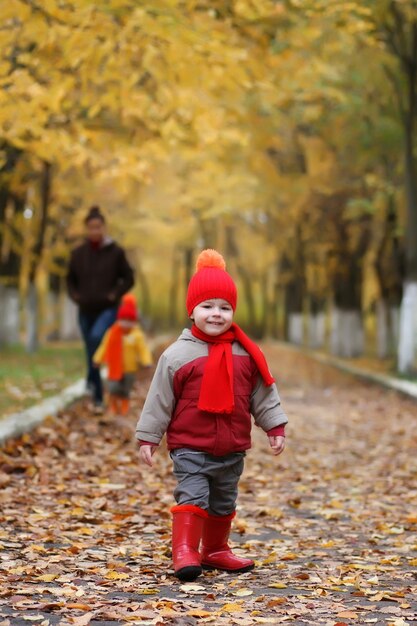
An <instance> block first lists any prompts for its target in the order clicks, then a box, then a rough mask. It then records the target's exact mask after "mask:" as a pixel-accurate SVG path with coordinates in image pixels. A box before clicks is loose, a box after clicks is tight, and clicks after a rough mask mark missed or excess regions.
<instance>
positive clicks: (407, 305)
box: [398, 281, 417, 373]
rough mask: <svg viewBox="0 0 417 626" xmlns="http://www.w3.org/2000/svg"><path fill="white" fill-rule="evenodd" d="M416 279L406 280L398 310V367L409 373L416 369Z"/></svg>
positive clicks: (401, 370)
mask: <svg viewBox="0 0 417 626" xmlns="http://www.w3.org/2000/svg"><path fill="white" fill-rule="evenodd" d="M416 344H417V281H410V282H406V283H405V285H404V295H403V299H402V302H401V310H400V333H399V340H398V369H399V371H400V372H402V373H411V372H413V371H415V369H416V366H417V364H416V349H417V345H416Z"/></svg>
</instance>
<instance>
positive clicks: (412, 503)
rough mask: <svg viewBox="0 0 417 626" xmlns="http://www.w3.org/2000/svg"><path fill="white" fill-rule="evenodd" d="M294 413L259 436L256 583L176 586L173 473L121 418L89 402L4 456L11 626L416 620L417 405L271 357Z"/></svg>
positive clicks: (251, 547)
mask: <svg viewBox="0 0 417 626" xmlns="http://www.w3.org/2000/svg"><path fill="white" fill-rule="evenodd" d="M266 351H267V353H268V357H269V360H270V363H271V365H272V369H273V371H274V372H275V373H276V375H278V378H279V386H280V391H281V395H282V399H283V403H284V405H285V408H286V410H287V412H288V414H289V417H290V421H291V423H290V426H289V427H288V431H287V434H288V437H287V441H288V442H287V449H286V451H285V453H284V454H283V455H282V456H281V457H278V458H276V457H273V456H271V454H270V453H269V450H268V447H267V445H266V438H265V436H264V435H263V433H262V432H260V431H258V430H257V429H256V432H254V446H253V448H252V450H251V451H250V452H249V453H248V457H247V464H246V469H245V473H244V476H243V478H242V481H241V490H240V499H239V507H238V517H237V520H236V523H235V526H234V530H235V532H234V533H233V536H232V538H233V543H234V545H235V546H238V551H239V552H240V553H241V554H245V555H247V556H253V557H254V558H255V559H256V563H257V567H256V569H255V570H254V571H253V572H249V573H246V574H241V575H234V576H232V575H229V574H225V573H223V574H221V573H217V572H210V573H205V574H204V575H203V576H202V577H200V578H199V579H198V580H197V581H195V583H192V584H181V583H180V582H178V581H177V580H176V579H174V578H173V576H172V570H171V558H170V514H169V508H170V506H171V505H172V503H173V500H172V489H173V485H174V482H173V479H172V476H171V462H170V459H169V457H168V456H167V454H166V452H165V450H161V451H160V453H159V454H158V455H157V456H156V457H154V458H155V460H156V465H155V468H154V471H150V470H149V469H148V468H144V467H140V466H139V465H138V461H137V449H136V446H135V443H134V439H133V431H134V426H135V423H136V418H137V412H138V409H139V407H140V405H141V403H142V401H143V397H144V395H145V394H146V387H147V383H148V381H147V380H146V379H142V380H141V381H139V383H138V387H137V389H136V395H135V398H134V411H133V412H132V415H131V416H130V417H128V418H124V419H114V418H110V417H107V416H106V417H105V418H97V417H90V416H89V415H88V414H87V412H86V411H85V407H84V406H83V404H82V403H80V404H79V405H76V406H74V407H72V409H71V410H68V411H66V412H65V413H64V414H63V415H61V416H59V417H58V418H54V419H50V420H49V421H47V422H45V423H44V424H43V425H42V426H41V427H39V428H38V429H37V430H36V431H35V432H33V433H31V434H30V435H25V436H24V437H23V438H22V439H20V440H18V441H14V442H9V443H8V445H7V446H6V447H5V448H4V449H3V450H2V451H0V507H1V513H0V520H1V527H0V547H1V552H0V625H1V626H8V625H9V624H13V625H16V626H20V625H23V624H28V623H30V622H32V623H34V624H40V625H42V626H47V625H48V624H51V625H52V624H62V625H71V624H76V625H78V626H82V625H83V624H85V625H87V624H91V625H92V626H94V625H97V626H99V625H101V626H110V625H115V626H116V625H119V624H120V625H121V624H129V623H131V624H133V623H136V624H156V625H157V624H160V625H161V624H168V625H169V624H173V625H177V626H192V625H194V624H195V625H197V624H204V623H213V624H219V625H223V624H236V625H240V626H245V625H250V624H258V623H259V624H284V623H287V622H288V623H290V624H297V625H300V626H302V625H306V624H325V625H329V626H335V625H338V626H342V625H344V624H348V625H351V624H384V625H385V624H386V625H392V626H403V625H405V624H413V623H414V622H415V621H416V620H417V602H416V599H415V598H416V577H417V573H416V572H417V567H416V566H417V536H416V533H415V531H416V525H417V506H416V495H417V436H416V423H417V422H416V418H417V404H416V403H415V402H413V401H411V400H408V399H406V398H404V397H402V396H399V395H397V394H395V393H393V392H389V391H387V390H384V389H381V388H379V387H376V386H370V385H366V384H364V383H361V382H358V381H357V380H355V379H353V378H351V377H349V376H346V375H343V374H341V373H338V372H336V371H334V370H332V369H330V368H328V367H325V366H323V365H319V364H317V363H314V362H312V361H310V360H309V359H308V358H307V357H304V356H301V355H300V354H298V353H297V352H294V351H292V350H289V349H285V348H283V347H280V346H269V347H268V348H267V350H266Z"/></svg>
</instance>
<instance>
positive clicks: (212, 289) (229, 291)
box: [186, 249, 237, 315]
mask: <svg viewBox="0 0 417 626" xmlns="http://www.w3.org/2000/svg"><path fill="white" fill-rule="evenodd" d="M212 298H222V299H223V300H226V301H227V302H228V303H229V304H230V305H231V307H232V309H233V311H235V309H236V303H237V289H236V285H235V283H234V281H233V278H232V277H231V276H230V274H228V273H227V272H226V263H225V260H224V258H223V257H222V255H221V254H220V253H219V252H217V251H216V250H210V249H208V250H203V251H202V252H201V253H200V254H199V255H198V258H197V263H196V273H195V274H194V276H193V277H192V278H191V280H190V284H189V285H188V291H187V299H186V306H187V312H188V315H191V313H192V312H193V309H194V307H196V306H197V304H200V302H204V300H211V299H212Z"/></svg>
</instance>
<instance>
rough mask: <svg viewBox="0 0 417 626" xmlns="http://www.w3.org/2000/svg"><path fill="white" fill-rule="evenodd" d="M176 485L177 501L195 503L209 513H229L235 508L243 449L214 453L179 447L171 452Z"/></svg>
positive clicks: (242, 462) (242, 463)
mask: <svg viewBox="0 0 417 626" xmlns="http://www.w3.org/2000/svg"><path fill="white" fill-rule="evenodd" d="M170 455H171V459H172V460H173V463H174V475H175V477H176V479H177V481H178V485H177V487H176V489H175V491H174V497H175V500H176V501H177V504H194V505H195V506H199V507H200V508H201V509H204V510H205V511H208V512H209V513H210V514H211V515H230V513H233V511H234V510H235V508H236V499H237V487H238V483H239V478H240V476H241V474H242V472H243V466H244V458H245V453H244V452H232V453H231V454H227V455H226V456H213V455H212V454H208V453H207V452H199V451H198V450H190V449H189V448H178V449H177V450H172V451H171V452H170Z"/></svg>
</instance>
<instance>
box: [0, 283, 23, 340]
mask: <svg viewBox="0 0 417 626" xmlns="http://www.w3.org/2000/svg"><path fill="white" fill-rule="evenodd" d="M19 330H20V323H19V292H18V290H17V288H16V287H6V286H4V285H1V284H0V346H7V345H13V344H17V343H19Z"/></svg>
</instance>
